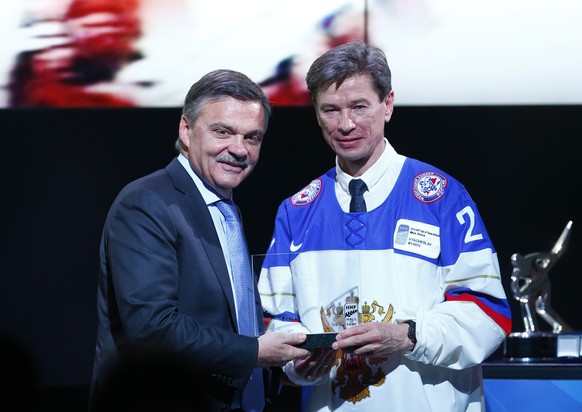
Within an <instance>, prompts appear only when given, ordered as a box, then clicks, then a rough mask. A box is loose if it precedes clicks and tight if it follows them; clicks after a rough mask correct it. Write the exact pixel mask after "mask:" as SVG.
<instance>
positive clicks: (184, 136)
mask: <svg viewBox="0 0 582 412" xmlns="http://www.w3.org/2000/svg"><path fill="white" fill-rule="evenodd" d="M189 132H190V123H189V122H188V119H186V117H185V116H182V118H181V119H180V126H179V127H178V136H179V137H180V142H181V143H182V147H183V148H184V150H188V148H189V147H190V133H189Z"/></svg>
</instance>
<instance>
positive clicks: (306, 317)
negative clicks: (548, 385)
mask: <svg viewBox="0 0 582 412" xmlns="http://www.w3.org/2000/svg"><path fill="white" fill-rule="evenodd" d="M398 173H399V175H398V176H397V177H395V181H396V183H395V186H394V188H393V189H392V191H391V192H390V194H389V196H388V197H387V198H386V200H385V201H384V203H383V204H381V205H380V207H377V208H375V209H373V210H371V211H368V212H365V213H345V212H344V211H343V210H342V209H341V207H340V205H339V204H338V201H337V198H336V195H335V190H334V184H335V178H336V169H335V168H334V169H331V170H330V171H328V172H327V173H326V174H325V175H323V176H321V177H319V178H317V179H315V180H313V181H312V182H311V183H310V184H309V185H308V186H306V187H305V188H304V189H303V190H301V191H300V192H299V193H297V194H295V195H294V196H292V197H290V198H288V199H286V200H285V201H283V202H282V204H281V205H280V207H279V210H278V212H277V217H276V221H275V230H274V235H273V238H272V241H271V244H270V247H269V249H268V252H267V254H266V256H265V259H264V262H263V264H262V269H261V274H260V278H259V292H260V295H261V300H262V304H263V307H264V309H265V313H266V315H267V317H268V318H269V328H270V329H272V330H277V331H304V332H307V333H316V332H324V331H340V330H342V329H344V328H346V327H349V326H350V325H353V324H356V323H363V322H401V321H404V320H409V319H413V320H415V321H416V324H417V327H416V333H417V344H416V346H415V348H414V350H413V351H412V352H410V353H406V354H403V355H402V356H392V357H390V358H373V357H358V356H353V355H349V354H347V353H343V352H342V351H338V354H337V357H336V361H335V366H334V368H333V369H332V371H331V373H330V376H329V378H328V379H320V380H319V381H317V382H309V381H306V380H304V379H302V378H301V377H300V376H298V375H296V374H295V373H294V370H293V366H292V363H290V364H288V365H287V366H286V367H285V368H284V370H285V372H286V373H287V374H288V375H289V377H290V378H291V380H293V381H294V382H295V383H298V384H301V385H314V386H313V391H312V395H311V397H310V399H309V404H308V407H307V411H309V412H312V411H372V412H375V411H414V412H420V411H432V412H435V411H447V412H450V411H480V410H484V409H483V408H484V406H483V388H482V375H481V366H480V363H481V362H482V361H483V360H485V359H486V358H487V357H488V356H489V355H491V354H492V353H493V352H494V351H495V350H496V349H497V348H498V346H499V345H500V344H501V343H502V342H503V340H504V339H505V336H506V334H508V333H509V332H510V331H511V313H510V309H509V305H508V302H507V298H506V295H505V292H504V289H503V286H502V283H501V277H500V271H499V263H498V260H497V254H496V252H495V250H494V248H493V245H492V243H491V241H490V238H489V236H488V234H487V231H486V229H485V226H484V224H483V222H482V220H481V217H480V216H479V213H478V211H477V208H476V205H475V203H474V202H473V200H472V199H471V197H470V196H469V194H468V193H467V191H466V190H465V188H464V187H463V185H462V184H461V183H460V182H458V181H457V180H455V179H454V178H452V177H451V176H449V175H447V174H446V173H444V172H443V171H441V170H439V169H437V168H435V167H433V166H430V165H428V164H426V163H423V162H420V161H418V160H414V159H410V158H406V160H405V161H404V163H403V166H402V169H401V170H400V171H399V172H398Z"/></svg>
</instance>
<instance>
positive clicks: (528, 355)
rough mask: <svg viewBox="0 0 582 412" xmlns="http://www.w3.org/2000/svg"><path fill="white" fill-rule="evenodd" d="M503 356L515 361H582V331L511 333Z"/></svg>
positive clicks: (504, 346) (506, 340)
mask: <svg viewBox="0 0 582 412" xmlns="http://www.w3.org/2000/svg"><path fill="white" fill-rule="evenodd" d="M503 357H504V358H505V359H506V360H509V361H513V362H572V361H574V362H582V333H580V332H564V333H552V332H519V333H511V334H510V335H509V336H508V337H507V338H506V339H505V342H504V345H503Z"/></svg>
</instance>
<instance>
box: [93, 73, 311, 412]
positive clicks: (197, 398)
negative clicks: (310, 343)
mask: <svg viewBox="0 0 582 412" xmlns="http://www.w3.org/2000/svg"><path fill="white" fill-rule="evenodd" d="M270 112H271V107H270V105H269V101H268V99H267V98H266V97H265V95H264V93H263V91H262V89H261V88H260V87H259V86H258V85H257V84H255V83H254V82H252V81H251V80H250V79H249V78H248V77H247V76H245V75H243V74H241V73H238V72H235V71H231V70H217V71H213V72H210V73H209V74H207V75H205V76H203V77H202V78H201V79H200V80H199V81H198V82H197V83H195V84H194V85H193V86H192V87H191V89H190V91H189V92H188V94H187V96H186V99H185V103H184V107H183V110H182V117H181V120H180V125H179V137H178V140H177V142H176V147H177V149H178V151H179V154H178V156H177V157H176V158H175V159H174V160H172V161H171V162H170V164H169V165H168V166H166V167H165V168H164V169H161V170H158V171H156V172H154V173H152V174H150V175H148V176H145V177H143V178H141V179H138V180H136V181H134V182H132V183H130V184H129V185H127V186H126V187H125V188H124V189H123V190H122V191H121V192H120V193H119V195H118V196H117V198H116V199H115V201H114V203H113V205H112V207H111V209H110V211H109V213H108V216H107V220H106V222H105V226H104V230H103V236H102V241H101V247H100V273H99V286H98V302H97V306H98V307H97V309H98V330H97V334H98V336H97V347H96V354H95V364H94V370H93V379H92V386H91V408H92V409H93V410H105V409H106V408H107V407H110V406H111V405H114V404H118V405H121V404H122V403H123V404H124V405H127V404H131V403H132V401H133V400H135V403H136V404H137V403H139V404H144V400H145V404H148V403H149V404H148V407H149V409H148V410H164V405H161V404H160V405H152V403H153V402H156V403H163V402H167V405H165V406H166V410H173V409H171V408H170V406H169V405H170V403H171V402H173V401H172V399H168V398H172V397H173V396H174V395H175V391H174V392H172V391H166V390H164V391H163V392H160V393H158V394H157V395H156V396H154V394H153V393H152V392H155V387H158V386H165V385H161V383H160V385H157V384H156V385H152V384H151V383H152V380H153V379H154V376H156V373H155V372H154V373H152V375H151V376H152V379H148V378H146V379H144V376H143V375H142V376H141V377H140V379H133V382H132V384H135V383H136V382H137V381H142V380H143V381H148V382H149V384H147V385H146V384H144V387H143V390H141V391H140V390H139V389H138V390H135V388H132V390H131V391H129V390H128V391H123V390H117V389H119V388H117V389H113V390H112V388H111V387H108V385H114V382H120V381H127V380H132V378H130V377H129V376H131V375H127V374H126V375H122V376H126V377H128V378H129V379H119V376H120V370H121V371H125V372H127V365H128V364H129V365H132V364H133V363H132V362H134V360H135V359H136V358H138V357H136V354H139V355H140V357H141V359H150V360H151V359H154V358H156V359H173V360H175V359H179V361H177V362H174V361H172V362H170V363H168V364H180V365H182V366H183V365H187V367H188V368H189V371H191V372H192V373H193V375H192V374H189V375H188V376H195V379H191V380H190V381H191V382H195V384H192V386H196V387H192V388H191V389H190V392H189V393H188V394H186V396H185V398H186V400H183V401H181V402H183V404H182V405H180V409H179V410H180V411H194V410H200V409H199V408H200V405H201V404H204V405H207V406H205V407H204V410H205V411H213V410H216V411H219V410H220V411H228V410H237V409H240V410H241V411H245V412H247V411H255V410H263V404H264V397H263V396H262V393H263V389H264V388H263V387H257V386H256V384H257V383H261V379H262V377H260V376H259V377H258V378H257V377H256V369H257V368H266V367H270V366H278V365H283V364H285V363H286V362H288V361H290V360H292V359H297V358H302V357H305V356H307V355H308V354H309V352H308V351H307V350H305V349H299V348H297V347H295V346H294V345H297V344H299V343H302V342H303V341H304V340H305V334H303V333H280V332H277V333H267V334H263V332H264V323H263V316H262V315H263V311H262V307H261V305H260V299H259V297H258V292H257V290H256V284H254V283H253V284H251V285H252V286H251V288H250V289H249V290H251V291H252V290H254V302H252V301H251V306H253V303H254V307H251V308H250V309H249V310H248V311H246V310H244V309H241V308H240V307H237V304H235V302H236V296H235V295H237V294H239V292H238V291H237V292H234V293H233V290H237V289H236V288H235V286H236V282H238V281H237V280H236V279H235V278H233V271H236V270H237V267H236V266H237V265H231V263H230V262H232V259H231V258H232V254H233V253H232V251H231V252H229V241H230V240H231V239H230V238H229V236H230V235H227V233H226V232H225V228H226V223H225V222H226V221H225V218H224V216H223V215H222V213H221V210H219V208H218V202H220V201H224V200H227V201H231V200H232V192H233V189H234V188H236V187H237V186H238V185H239V184H240V183H241V182H242V181H243V180H244V179H245V178H246V177H247V176H248V175H249V174H250V173H251V171H252V169H253V168H254V166H255V165H256V163H257V161H258V159H259V151H260V148H261V143H262V140H263V136H264V134H265V131H266V129H267V125H268V120H269V116H270ZM239 219H240V217H239ZM245 248H246V246H245ZM229 253H230V256H229ZM246 254H247V257H248V251H246ZM247 262H248V261H247ZM238 266H241V265H238ZM244 266H248V264H245V265H244ZM246 269H250V268H248V267H246ZM249 274H250V270H249ZM251 295H252V292H251ZM251 299H252V298H251ZM253 311H254V313H250V315H251V316H250V318H251V319H252V320H253V322H254V325H255V333H254V334H251V336H245V335H244V334H242V333H241V332H240V330H239V327H240V325H241V318H242V317H244V315H245V314H249V313H243V312H253ZM128 359H130V360H131V362H127V360H128ZM158 363H160V362H158ZM161 363H164V362H161ZM153 364H156V362H155V361H154V362H153ZM120 365H121V366H120ZM129 369H130V370H134V371H139V370H140V369H139V368H135V367H130V368H129ZM142 370H150V371H151V368H142ZM176 372H177V373H176V375H177V374H178V373H182V372H183V371H176ZM164 373H167V372H166V371H165V372H164ZM170 375H171V374H170ZM251 376H253V378H250V377H251ZM135 378H138V377H137V376H135ZM249 379H250V380H251V381H253V383H254V384H255V386H254V387H255V388H258V389H254V390H252V391H248V392H252V393H250V394H247V391H246V390H245V387H247V388H248V387H250V386H251V385H250V384H248V385H247V383H248V382H249ZM159 380H160V379H156V380H155V382H158V381H159ZM116 385H118V383H116ZM259 386H262V385H259ZM122 389H123V388H122ZM128 389H129V387H128ZM160 389H161V388H160ZM165 389H166V388H165ZM123 393H126V394H127V396H133V397H135V399H130V400H129V401H128V400H127V399H123V400H121V399H111V396H112V394H118V395H116V396H121V394H123ZM171 393H174V395H171ZM103 394H106V396H104V395H103ZM160 394H161V397H160ZM164 394H169V395H168V396H167V397H166V398H164ZM181 395H183V394H181ZM181 395H180V398H181V399H182V396H181ZM256 396H258V398H262V399H258V401H257V400H249V399H251V398H253V397H256ZM138 398H141V399H138ZM174 401H175V399H174ZM247 401H248V402H247ZM249 402H250V403H251V404H252V405H251V406H248V407H247V406H246V404H247V403H249ZM174 403H175V402H174ZM107 405H109V406H107ZM158 406H159V407H158ZM156 407H158V409H156ZM126 410H128V409H126ZM176 410H178V409H176Z"/></svg>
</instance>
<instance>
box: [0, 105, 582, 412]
mask: <svg viewBox="0 0 582 412" xmlns="http://www.w3.org/2000/svg"><path fill="white" fill-rule="evenodd" d="M179 116H180V109H143V108H139V109H58V110H57V109H44V110H43V109H30V110H16V109H6V110H0V124H1V125H2V135H1V136H0V149H1V150H0V153H1V156H2V162H1V176H2V188H1V193H2V202H1V204H2V209H1V212H2V213H1V215H0V220H1V226H0V228H1V231H0V236H1V244H0V246H1V249H0V250H1V254H2V255H1V258H2V260H1V262H2V286H1V287H0V313H1V315H0V335H5V336H7V337H9V338H11V339H13V340H15V341H16V342H18V344H19V345H21V347H22V348H23V349H24V350H25V351H27V352H28V353H29V354H30V355H31V356H32V359H33V362H34V365H35V368H36V371H37V373H38V375H37V376H38V383H39V385H40V387H41V388H42V389H43V391H44V392H45V393H48V392H50V393H51V394H52V395H50V396H52V397H55V396H57V395H54V393H55V391H58V390H60V389H63V388H79V392H78V393H77V398H75V396H71V395H69V396H68V398H67V399H68V400H67V401H64V400H61V401H60V402H61V405H60V406H59V407H58V409H55V410H61V411H63V410H67V407H66V406H65V403H66V402H69V403H73V402H78V403H79V404H83V402H84V395H85V392H84V391H85V389H86V387H87V385H88V383H89V381H90V375H91V367H92V362H93V352H94V348H95V332H96V331H95V329H96V315H95V305H96V286H97V265H98V245H99V238H100V232H101V226H102V224H103V220H104V218H105V215H106V213H107V210H108V207H109V205H110V203H111V202H112V200H113V198H114V197H115V195H116V194H117V192H118V191H119V190H120V189H121V188H122V186H123V185H125V184H126V183H128V182H129V181H130V180H132V179H134V178H137V177H139V176H141V175H144V174H146V173H149V172H152V171H154V170H156V169H158V168H160V167H163V166H165V165H166V164H167V163H168V162H169V161H170V160H171V158H172V157H173V156H174V155H175V152H174V147H173V145H174V141H175V139H176V137H177V128H178V122H179ZM581 130H582V106H523V107H515V106H507V107H506V106H474V107H410V106H406V107H398V106H397V107H396V109H395V113H394V115H393V118H392V121H391V122H390V123H389V124H388V126H387V129H386V133H387V134H386V136H387V137H388V139H389V140H390V141H391V143H392V144H393V146H394V147H395V148H396V149H397V150H398V151H399V152H401V153H402V154H405V155H408V156H411V157H416V158H419V159H421V160H424V161H427V162H429V163H432V164H433V165H435V166H437V167H440V168H442V169H444V170H445V171H447V172H449V173H450V174H451V175H453V176H455V177H456V178H458V179H459V180H461V182H463V183H464V184H465V186H466V187H467V189H468V190H469V192H470V193H471V195H472V196H473V198H474V199H475V201H476V202H477V205H478V207H479V211H480V213H481V215H482V217H483V219H484V220H485V223H486V225H487V228H488V231H489V233H490V235H491V237H492V239H493V241H494V244H495V245H496V248H497V251H498V253H499V260H500V264H501V270H502V274H503V277H504V282H505V285H506V286H508V284H509V278H510V275H511V270H512V266H511V262H510V256H511V255H512V254H513V253H516V252H519V253H522V254H528V253H531V252H537V251H549V250H550V249H551V248H552V247H553V245H554V243H555V242H556V240H557V239H558V237H559V235H560V234H561V233H562V230H563V229H564V227H565V225H566V223H567V222H568V221H569V220H573V222H574V223H573V227H572V236H571V238H570V241H569V244H568V245H567V247H566V250H565V253H564V255H563V256H562V258H561V259H560V260H559V261H558V262H557V264H556V265H555V267H554V268H553V269H552V271H551V272H550V278H551V280H552V293H553V295H552V305H553V306H554V308H555V309H556V310H557V311H558V313H560V314H561V315H562V317H563V318H564V319H565V320H566V321H567V322H569V323H570V324H571V326H573V327H574V328H575V329H577V330H580V329H582V316H580V313H582V298H581V297H580V294H581V291H580V285H581V284H582V282H581V279H580V278H581V276H582V274H581V273H580V271H579V270H578V269H576V266H575V265H576V263H575V262H577V260H576V259H577V258H576V256H577V255H579V254H580V251H581V248H582V246H581V243H582V212H581V208H580V200H579V198H580V193H579V189H580V188H579V187H578V185H577V178H576V176H577V175H578V173H579V171H578V166H580V164H581V163H580V162H581V160H580V154H579V151H578V150H577V148H578V146H579V143H578V144H577V143H576V140H575V139H576V138H579V136H580V131H581ZM333 165H334V157H333V156H332V154H331V151H330V150H329V149H328V147H327V146H326V144H325V143H324V142H323V139H322V137H321V134H320V131H319V128H318V126H317V123H316V121H315V116H314V113H313V109H312V108H311V107H295V108H276V109H275V111H274V114H273V117H272V119H271V125H270V128H269V131H268V134H267V136H266V140H265V143H264V145H263V150H262V156H261V160H260V162H259V164H258V166H257V169H256V170H255V171H254V172H253V174H252V175H251V177H250V178H249V179H248V180H247V181H245V182H244V183H243V185H242V186H241V187H240V188H239V189H237V191H236V192H235V193H236V195H235V196H236V198H235V199H236V201H237V203H238V204H239V205H240V207H241V208H242V209H243V213H244V216H245V228H246V232H247V236H248V240H249V246H250V249H251V252H252V253H264V251H265V250H266V248H267V245H268V243H269V240H270V236H271V231H272V228H273V220H274V217H275V213H276V209H277V206H278V205H279V203H280V202H281V201H282V200H283V199H284V198H285V197H287V196H289V195H291V194H293V193H295V192H296V191H298V190H299V189H301V188H302V187H303V186H305V185H306V184H307V183H308V182H309V181H311V179H313V178H314V177H316V176H319V175H320V174H322V173H323V172H325V171H326V170H328V169H329V168H330V167H332V166H333ZM506 290H507V293H508V296H509V297H510V299H511V296H510V291H509V289H506ZM511 303H512V305H513V315H514V330H516V331H519V330H522V329H523V322H522V321H521V314H520V312H519V307H518V306H517V302H515V301H514V300H513V299H511ZM45 396H49V395H45ZM55 402H56V401H55ZM47 408H48V407H47ZM46 410H49V409H46ZM70 410H74V407H72V408H71V409H70ZM77 410H78V409H77Z"/></svg>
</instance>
